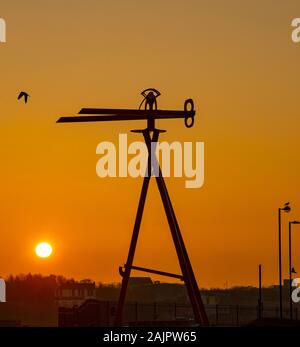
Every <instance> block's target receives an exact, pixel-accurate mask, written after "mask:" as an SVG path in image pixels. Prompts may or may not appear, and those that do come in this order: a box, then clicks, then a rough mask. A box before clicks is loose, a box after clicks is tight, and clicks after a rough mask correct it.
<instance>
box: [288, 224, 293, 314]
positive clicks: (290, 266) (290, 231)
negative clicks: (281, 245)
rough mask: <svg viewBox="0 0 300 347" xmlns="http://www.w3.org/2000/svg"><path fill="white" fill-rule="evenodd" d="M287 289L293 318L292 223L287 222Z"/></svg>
mask: <svg viewBox="0 0 300 347" xmlns="http://www.w3.org/2000/svg"><path fill="white" fill-rule="evenodd" d="M289 281H290V283H289V289H290V319H293V300H292V223H291V222H289Z"/></svg>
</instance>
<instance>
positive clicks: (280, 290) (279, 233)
mask: <svg viewBox="0 0 300 347" xmlns="http://www.w3.org/2000/svg"><path fill="white" fill-rule="evenodd" d="M278 262H279V263H278V265H279V269H278V270H279V317H280V319H282V277H281V276H282V269H281V208H279V209H278Z"/></svg>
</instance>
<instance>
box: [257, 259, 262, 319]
mask: <svg viewBox="0 0 300 347" xmlns="http://www.w3.org/2000/svg"><path fill="white" fill-rule="evenodd" d="M261 304H262V295H261V264H259V265H258V319H261V318H262V315H261Z"/></svg>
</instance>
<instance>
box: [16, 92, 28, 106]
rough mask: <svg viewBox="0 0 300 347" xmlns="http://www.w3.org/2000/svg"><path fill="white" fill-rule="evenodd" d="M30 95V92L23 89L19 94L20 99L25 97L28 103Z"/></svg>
mask: <svg viewBox="0 0 300 347" xmlns="http://www.w3.org/2000/svg"><path fill="white" fill-rule="evenodd" d="M29 96H30V95H29V94H28V93H26V92H23V91H22V92H20V94H19V96H18V100H20V99H22V98H24V102H25V104H26V103H27V101H28V97H29Z"/></svg>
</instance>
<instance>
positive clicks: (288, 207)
mask: <svg viewBox="0 0 300 347" xmlns="http://www.w3.org/2000/svg"><path fill="white" fill-rule="evenodd" d="M289 205H290V203H289V202H287V203H285V204H284V207H281V208H279V209H278V265H279V269H278V270H279V314H280V319H282V318H283V316H282V265H281V211H284V212H290V210H291V208H290V206H289Z"/></svg>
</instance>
